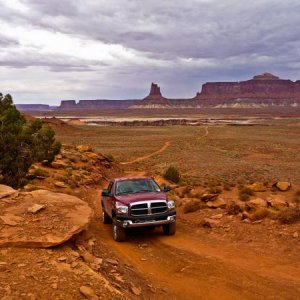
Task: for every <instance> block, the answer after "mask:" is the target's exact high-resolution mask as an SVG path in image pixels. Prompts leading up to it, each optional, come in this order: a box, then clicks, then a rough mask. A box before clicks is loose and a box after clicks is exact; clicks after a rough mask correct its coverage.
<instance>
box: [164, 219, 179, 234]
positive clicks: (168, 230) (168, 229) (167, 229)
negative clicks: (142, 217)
mask: <svg viewBox="0 0 300 300" xmlns="http://www.w3.org/2000/svg"><path fill="white" fill-rule="evenodd" d="M163 231H164V234H165V235H174V234H175V232H176V222H173V223H169V224H165V225H163Z"/></svg>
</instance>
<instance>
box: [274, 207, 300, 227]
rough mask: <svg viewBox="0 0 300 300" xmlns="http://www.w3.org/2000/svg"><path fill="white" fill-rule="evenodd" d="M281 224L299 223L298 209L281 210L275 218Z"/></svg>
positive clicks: (299, 213) (299, 209) (299, 210)
mask: <svg viewBox="0 0 300 300" xmlns="http://www.w3.org/2000/svg"><path fill="white" fill-rule="evenodd" d="M277 218H278V220H279V222H280V223H282V224H292V223H296V222H298V221H300V207H299V206H298V207H287V208H285V209H283V210H281V211H280V212H279V213H278V216H277Z"/></svg>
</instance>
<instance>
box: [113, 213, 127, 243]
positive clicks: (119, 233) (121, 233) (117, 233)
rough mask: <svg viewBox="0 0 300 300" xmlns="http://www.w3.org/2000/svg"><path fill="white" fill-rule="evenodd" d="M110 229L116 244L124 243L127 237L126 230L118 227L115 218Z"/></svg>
mask: <svg viewBox="0 0 300 300" xmlns="http://www.w3.org/2000/svg"><path fill="white" fill-rule="evenodd" d="M112 227H113V237H114V240H115V241H117V242H123V241H125V240H126V237H127V232H126V229H125V228H123V227H121V226H118V224H117V220H116V219H115V218H114V219H113V226H112Z"/></svg>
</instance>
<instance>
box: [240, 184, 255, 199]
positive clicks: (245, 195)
mask: <svg viewBox="0 0 300 300" xmlns="http://www.w3.org/2000/svg"><path fill="white" fill-rule="evenodd" d="M254 195H255V193H254V191H253V190H251V189H250V188H248V187H245V186H240V187H239V199H240V200H241V201H248V200H249V199H250V196H254Z"/></svg>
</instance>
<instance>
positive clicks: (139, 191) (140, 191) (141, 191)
mask: <svg viewBox="0 0 300 300" xmlns="http://www.w3.org/2000/svg"><path fill="white" fill-rule="evenodd" d="M144 192H155V191H153V190H138V191H136V192H134V194H136V193H144Z"/></svg>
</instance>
